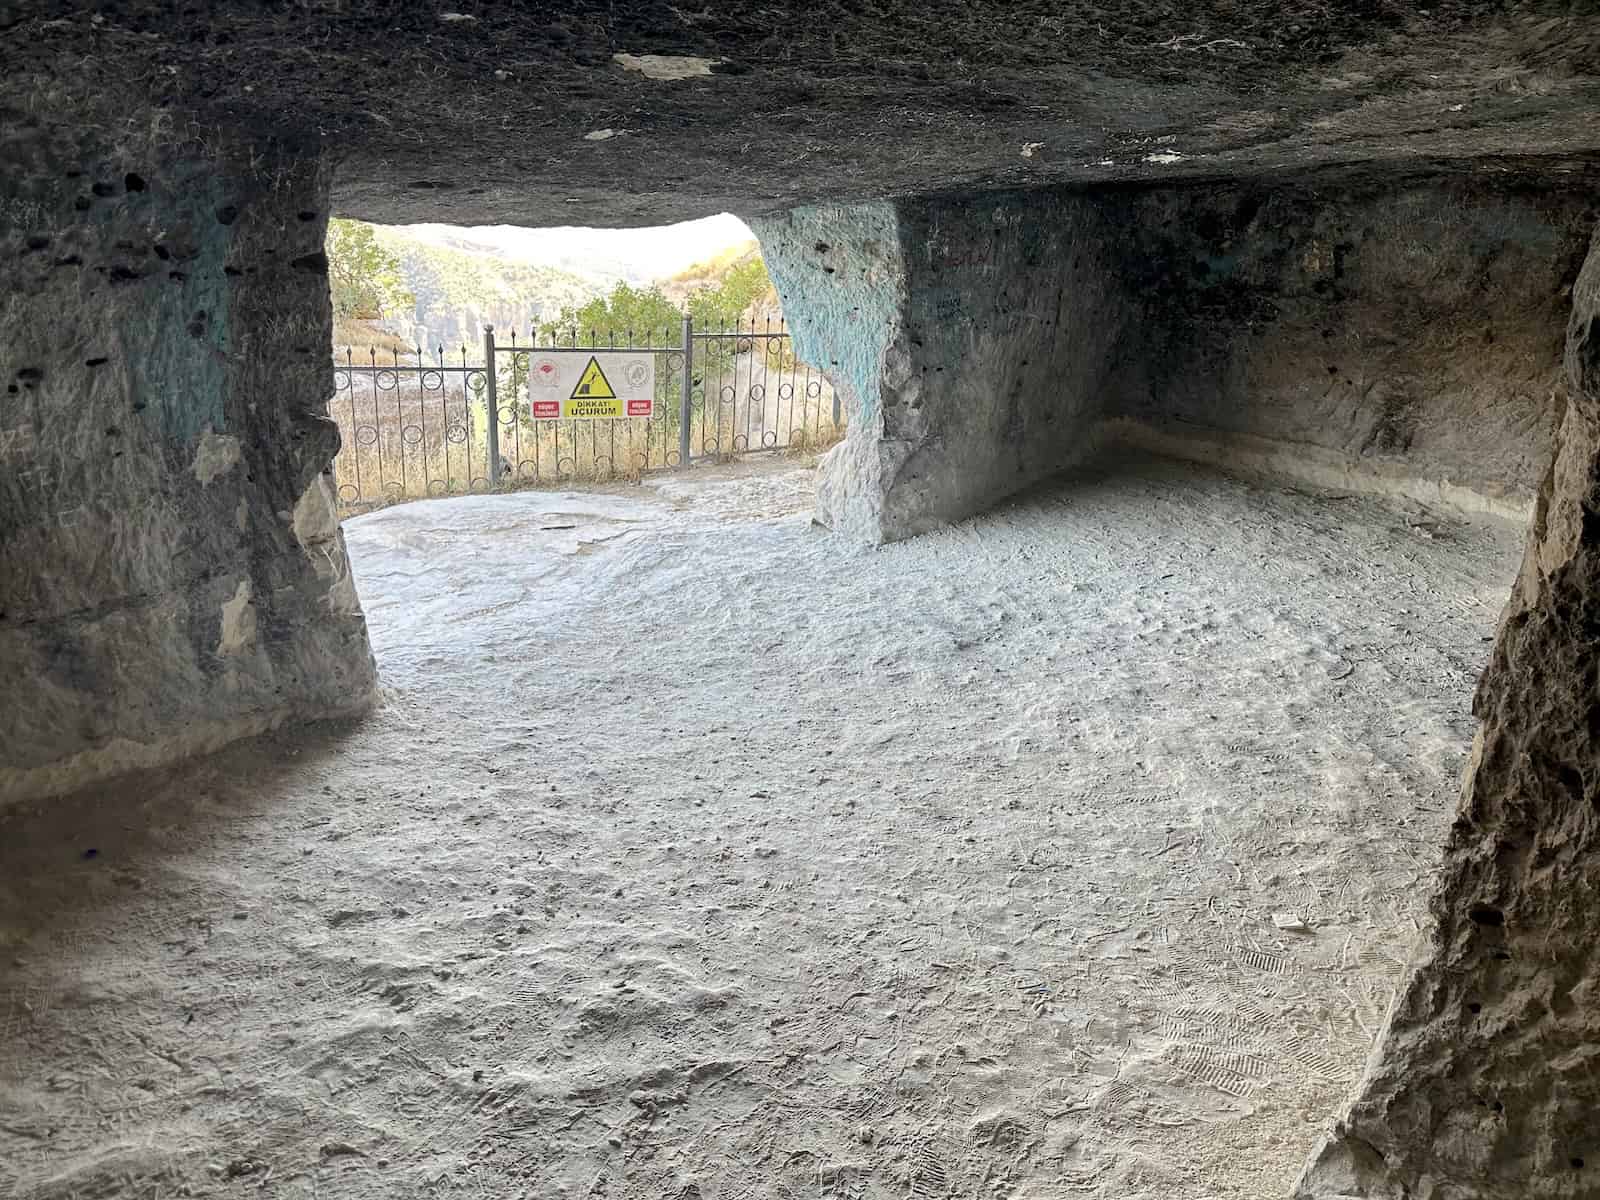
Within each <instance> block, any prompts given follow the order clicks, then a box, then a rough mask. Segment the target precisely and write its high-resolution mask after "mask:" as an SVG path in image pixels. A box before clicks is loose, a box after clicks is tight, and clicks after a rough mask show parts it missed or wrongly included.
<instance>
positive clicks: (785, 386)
mask: <svg viewBox="0 0 1600 1200" xmlns="http://www.w3.org/2000/svg"><path fill="white" fill-rule="evenodd" d="M778 399H779V400H793V399H794V384H792V383H780V384H779V385H778Z"/></svg>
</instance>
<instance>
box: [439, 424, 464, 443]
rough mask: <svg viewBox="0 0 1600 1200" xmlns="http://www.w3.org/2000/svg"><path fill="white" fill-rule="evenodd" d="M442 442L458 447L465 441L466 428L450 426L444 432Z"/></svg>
mask: <svg viewBox="0 0 1600 1200" xmlns="http://www.w3.org/2000/svg"><path fill="white" fill-rule="evenodd" d="M444 440H445V441H447V442H449V443H451V444H452V445H456V446H459V445H460V444H461V443H462V442H464V441H466V440H467V427H466V426H465V425H452V426H450V427H449V428H448V429H446V430H445V431H444Z"/></svg>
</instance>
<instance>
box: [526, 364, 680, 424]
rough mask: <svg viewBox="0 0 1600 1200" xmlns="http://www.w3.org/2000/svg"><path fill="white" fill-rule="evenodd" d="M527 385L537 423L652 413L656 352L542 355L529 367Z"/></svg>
mask: <svg viewBox="0 0 1600 1200" xmlns="http://www.w3.org/2000/svg"><path fill="white" fill-rule="evenodd" d="M527 383H528V402H529V405H530V407H531V408H532V410H533V416H534V419H535V420H537V421H555V420H564V419H565V420H571V419H579V420H582V419H590V420H592V419H596V418H600V419H607V418H617V417H637V418H646V419H648V418H649V417H652V416H654V415H655V394H656V360H655V355H654V354H649V353H645V354H639V353H629V352H627V351H595V352H593V353H579V354H573V353H559V354H558V353H548V352H547V353H541V354H538V355H536V356H535V357H534V358H533V359H532V361H530V362H529V363H528V371H527Z"/></svg>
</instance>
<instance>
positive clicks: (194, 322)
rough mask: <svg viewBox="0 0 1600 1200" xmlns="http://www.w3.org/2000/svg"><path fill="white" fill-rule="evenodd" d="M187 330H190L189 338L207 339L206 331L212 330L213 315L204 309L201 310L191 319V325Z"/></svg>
mask: <svg viewBox="0 0 1600 1200" xmlns="http://www.w3.org/2000/svg"><path fill="white" fill-rule="evenodd" d="M185 328H186V329H188V331H189V336H190V337H192V338H201V337H205V335H206V330H207V329H209V328H211V314H210V313H208V312H206V310H205V309H203V308H202V309H200V310H199V311H198V312H196V313H195V314H194V316H192V317H190V318H189V324H188V325H187V326H185Z"/></svg>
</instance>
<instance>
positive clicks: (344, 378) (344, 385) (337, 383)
mask: <svg viewBox="0 0 1600 1200" xmlns="http://www.w3.org/2000/svg"><path fill="white" fill-rule="evenodd" d="M333 390H334V391H336V392H348V391H349V390H350V372H349V371H339V370H335V371H334V373H333Z"/></svg>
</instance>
